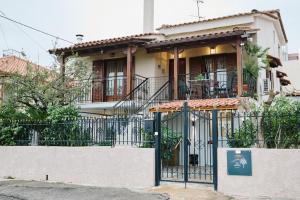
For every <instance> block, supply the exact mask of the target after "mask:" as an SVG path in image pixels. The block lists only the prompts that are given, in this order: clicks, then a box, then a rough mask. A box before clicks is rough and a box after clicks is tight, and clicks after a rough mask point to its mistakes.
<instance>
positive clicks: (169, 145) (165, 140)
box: [142, 126, 182, 160]
mask: <svg viewBox="0 0 300 200" xmlns="http://www.w3.org/2000/svg"><path fill="white" fill-rule="evenodd" d="M142 133H143V138H144V141H145V142H144V143H143V146H142V147H143V148H153V147H154V143H153V141H154V135H153V133H146V132H145V131H144V130H142ZM161 135H162V137H161V145H162V146H161V148H162V159H163V160H171V159H173V158H174V156H175V155H174V150H175V148H176V145H178V144H179V142H180V140H181V139H182V135H181V133H177V132H174V131H173V130H172V129H170V128H168V127H165V126H162V127H161Z"/></svg>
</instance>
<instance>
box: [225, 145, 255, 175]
mask: <svg viewBox="0 0 300 200" xmlns="http://www.w3.org/2000/svg"><path fill="white" fill-rule="evenodd" d="M227 174H228V175H237V176H252V159H251V151H242V150H228V151H227Z"/></svg>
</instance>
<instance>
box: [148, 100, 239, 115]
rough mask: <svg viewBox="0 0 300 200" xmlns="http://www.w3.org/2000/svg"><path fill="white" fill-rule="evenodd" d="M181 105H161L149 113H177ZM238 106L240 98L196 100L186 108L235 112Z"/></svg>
mask: <svg viewBox="0 0 300 200" xmlns="http://www.w3.org/2000/svg"><path fill="white" fill-rule="evenodd" d="M183 103H184V101H173V102H168V103H163V104H160V105H158V106H155V107H152V108H150V112H170V111H179V110H181V108H182V107H183ZM240 104H241V98H219V99H217V98H216V99H197V100H189V101H188V106H189V107H190V108H191V109H193V110H213V109H220V110H229V109H230V110H232V109H233V110H236V109H237V108H238V106H239V105H240Z"/></svg>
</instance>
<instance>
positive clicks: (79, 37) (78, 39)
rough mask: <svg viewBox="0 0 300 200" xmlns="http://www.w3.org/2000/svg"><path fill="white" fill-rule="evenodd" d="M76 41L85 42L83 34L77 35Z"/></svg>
mask: <svg viewBox="0 0 300 200" xmlns="http://www.w3.org/2000/svg"><path fill="white" fill-rule="evenodd" d="M76 39H77V42H82V40H83V35H82V34H77V35H76Z"/></svg>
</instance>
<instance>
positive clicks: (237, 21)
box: [159, 16, 254, 35]
mask: <svg viewBox="0 0 300 200" xmlns="http://www.w3.org/2000/svg"><path fill="white" fill-rule="evenodd" d="M252 22H254V19H253V16H240V17H232V18H224V19H219V20H214V21H207V22H202V23H191V24H187V25H184V26H176V27H170V28H165V29H164V28H163V29H160V30H159V32H160V33H163V34H165V35H176V34H183V33H190V32H197V31H199V30H209V29H216V28H222V29H224V27H228V26H229V27H231V26H238V25H245V24H249V23H252Z"/></svg>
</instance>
